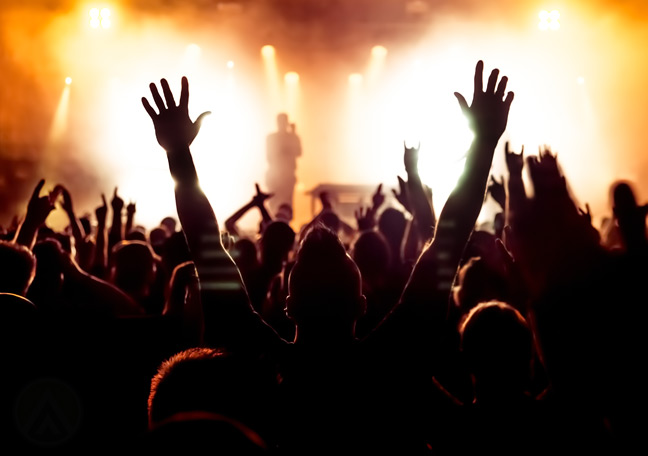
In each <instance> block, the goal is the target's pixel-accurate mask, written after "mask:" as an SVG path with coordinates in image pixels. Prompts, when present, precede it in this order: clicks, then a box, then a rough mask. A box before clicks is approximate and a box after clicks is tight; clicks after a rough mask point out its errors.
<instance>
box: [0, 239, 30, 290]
mask: <svg viewBox="0 0 648 456" xmlns="http://www.w3.org/2000/svg"><path fill="white" fill-rule="evenodd" d="M34 274H36V259H35V257H34V255H33V254H32V253H31V251H30V250H29V249H28V248H27V247H25V246H22V245H18V244H14V243H13V242H7V241H0V292H1V293H13V294H17V295H20V296H25V295H26V294H27V289H28V288H29V285H31V283H32V280H34Z"/></svg>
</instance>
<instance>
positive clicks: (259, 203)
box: [225, 184, 272, 236]
mask: <svg viewBox="0 0 648 456" xmlns="http://www.w3.org/2000/svg"><path fill="white" fill-rule="evenodd" d="M254 186H255V188H256V195H254V196H253V197H252V199H251V200H250V202H248V203H247V204H245V205H244V206H242V207H241V208H240V209H239V210H237V211H236V212H235V213H234V214H232V215H231V216H230V217H229V218H228V219H227V220H225V229H226V230H227V232H228V233H229V234H231V235H233V236H239V232H238V228H237V227H236V223H237V222H238V221H239V220H240V219H241V217H243V216H244V215H245V214H247V212H248V211H249V210H250V209H252V208H253V207H257V208H258V209H259V212H260V213H261V218H262V220H263V226H265V225H267V224H268V223H270V222H272V217H271V216H270V214H269V213H268V210H267V209H266V207H265V200H267V199H268V198H270V197H272V193H263V192H262V191H261V189H260V188H259V184H254Z"/></svg>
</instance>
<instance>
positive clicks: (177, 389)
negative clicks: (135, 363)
mask: <svg viewBox="0 0 648 456" xmlns="http://www.w3.org/2000/svg"><path fill="white" fill-rule="evenodd" d="M276 378H277V377H276V374H275V373H274V372H273V371H272V370H271V369H269V368H268V367H267V366H266V365H265V364H264V363H262V362H260V361H259V360H256V359H248V358H245V357H241V356H240V355H233V354H230V353H227V352H225V351H224V350H221V349H214V348H192V349H189V350H185V351H183V352H180V353H177V354H175V355H173V356H172V357H171V358H169V359H168V360H166V361H164V362H163V363H162V365H161V366H160V367H159V369H158V371H157V373H156V374H155V376H154V377H153V379H152V381H151V391H150V394H149V398H148V416H149V428H151V429H153V428H156V427H158V426H160V425H163V424H165V423H167V424H168V423H169V422H182V421H185V422H186V421H189V420H194V421H199V420H212V421H213V420H216V421H222V422H223V423H226V424H229V425H231V426H233V428H234V429H232V430H238V431H240V432H243V433H244V434H247V431H249V430H251V431H253V432H252V434H256V433H261V434H263V433H264V431H265V430H266V429H267V428H269V426H270V420H271V419H272V414H273V413H274V406H273V405H274V404H273V403H272V398H273V397H274V396H275V394H276V392H275V388H276V385H277V382H276ZM247 435H248V437H253V436H251V435H249V434H247ZM256 438H258V435H257V436H256ZM215 443H217V442H215ZM237 454H238V453H237Z"/></svg>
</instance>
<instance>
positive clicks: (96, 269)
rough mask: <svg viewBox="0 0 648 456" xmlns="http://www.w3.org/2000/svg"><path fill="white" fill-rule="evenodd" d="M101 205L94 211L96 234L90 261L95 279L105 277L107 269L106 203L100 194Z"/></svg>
mask: <svg viewBox="0 0 648 456" xmlns="http://www.w3.org/2000/svg"><path fill="white" fill-rule="evenodd" d="M101 201H102V205H101V206H98V207H97V208H96V209H95V217H96V218H97V233H96V239H95V249H94V258H93V259H92V273H93V274H94V275H95V276H97V277H101V278H103V277H105V276H106V268H107V267H108V233H107V232H106V217H107V216H108V203H107V202H106V195H104V194H103V193H102V194H101Z"/></svg>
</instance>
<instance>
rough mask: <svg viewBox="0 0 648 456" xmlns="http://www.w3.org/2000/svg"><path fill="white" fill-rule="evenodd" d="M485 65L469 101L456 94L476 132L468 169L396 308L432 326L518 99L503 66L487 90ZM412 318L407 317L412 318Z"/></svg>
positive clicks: (442, 310) (443, 307)
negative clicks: (484, 81)
mask: <svg viewBox="0 0 648 456" xmlns="http://www.w3.org/2000/svg"><path fill="white" fill-rule="evenodd" d="M483 70H484V64H483V62H482V61H479V62H478V63H477V67H476V68H475V79H474V81H475V89H474V94H473V99H472V103H471V105H470V106H469V105H468V103H467V102H466V99H465V98H464V97H463V96H462V95H461V94H459V93H455V96H456V97H457V100H458V101H459V106H460V107H461V110H462V111H463V113H464V115H465V116H466V117H468V119H469V120H470V125H471V128H472V130H473V132H474V134H475V137H474V140H473V142H472V144H471V146H470V149H469V150H468V154H467V157H466V164H465V168H464V171H463V174H462V176H461V177H460V178H459V180H458V181H457V185H456V186H455V188H454V189H453V191H452V192H451V194H450V196H449V197H448V200H447V201H446V203H445V205H444V207H443V209H442V211H441V214H440V216H439V219H438V223H437V226H436V230H435V235H434V239H433V241H432V242H431V243H430V244H429V245H428V246H427V247H426V248H425V249H424V251H423V253H422V254H421V256H420V257H419V259H418V261H417V263H416V265H415V267H414V269H413V271H412V274H411V276H410V279H409V282H408V283H407V285H406V287H405V290H404V291H403V295H402V297H401V302H400V305H399V306H397V307H396V309H395V312H394V313H397V314H402V313H403V312H406V313H407V314H408V315H410V310H413V312H414V314H415V315H418V316H419V317H423V318H418V319H417V321H418V322H420V323H421V324H423V325H427V330H428V331H429V330H430V328H429V323H430V321H431V322H432V324H433V325H437V327H438V324H439V323H442V322H443V321H444V320H445V317H446V313H447V303H448V296H449V293H450V291H451V287H452V285H453V281H454V278H455V275H456V274H457V270H458V267H459V263H460V260H461V257H462V255H463V251H464V249H465V246H466V243H467V242H468V239H469V237H470V234H471V233H472V230H473V228H474V225H475V222H476V220H477V216H478V215H479V212H480V210H481V206H482V203H483V200H484V196H485V192H486V186H487V182H488V176H489V172H490V167H491V163H492V160H493V154H494V151H495V147H496V145H497V143H498V141H499V138H500V137H501V135H502V134H503V133H504V130H505V129H506V124H507V121H508V114H509V109H510V106H511V102H512V101H513V93H512V92H509V93H508V94H507V95H506V96H505V91H506V85H507V82H508V79H507V77H506V76H504V77H502V78H501V80H500V81H499V84H497V81H498V77H499V70H493V71H492V72H491V74H490V77H489V79H488V84H487V87H486V90H484V88H483V79H482V78H483V76H482V74H483ZM406 309H410V310H406ZM410 320H411V318H409V317H408V322H409V321H410Z"/></svg>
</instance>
